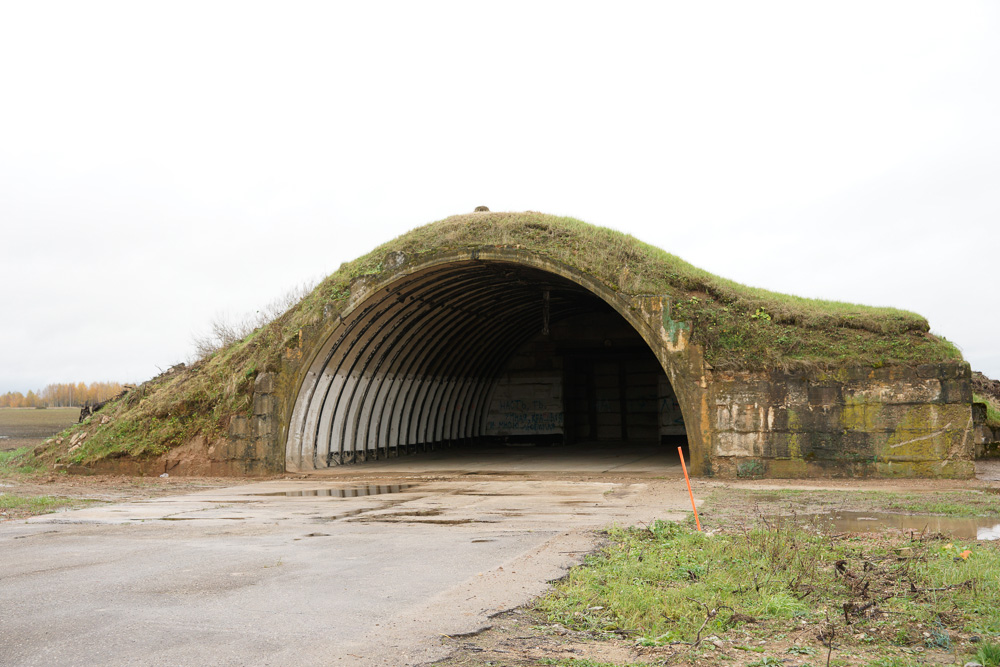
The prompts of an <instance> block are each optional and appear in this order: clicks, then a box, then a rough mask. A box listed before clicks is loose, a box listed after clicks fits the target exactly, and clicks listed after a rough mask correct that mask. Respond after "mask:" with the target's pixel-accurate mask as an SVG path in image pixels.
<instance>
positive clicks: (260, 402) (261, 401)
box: [253, 394, 277, 415]
mask: <svg viewBox="0 0 1000 667" xmlns="http://www.w3.org/2000/svg"><path fill="white" fill-rule="evenodd" d="M276 406H277V402H276V401H275V399H274V396H272V395H271V394H254V395H253V413H254V414H255V415H270V414H273V413H274V410H275V407H276Z"/></svg>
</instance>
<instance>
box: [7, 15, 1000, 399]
mask: <svg viewBox="0 0 1000 667" xmlns="http://www.w3.org/2000/svg"><path fill="white" fill-rule="evenodd" d="M997 8H998V5H997V4H996V3H992V4H991V3H979V2H946V3H945V2H932V3H921V2H913V1H912V0H907V1H906V2H871V1H865V2H829V3H816V2H810V3H803V2H787V3H767V2H753V3H747V2H733V3H725V2H711V3H709V2H698V3H691V2H684V3H681V2H677V3H668V2H649V3H645V2H632V3H610V2H609V3H603V4H593V3H585V2H579V1H577V2H538V1H535V2H512V1H510V0H506V1H504V2H497V3H473V2H454V3H446V2H399V3H393V2H353V3H336V2H317V3H307V2H271V3H253V2H246V1H240V2H205V1H199V2H190V3H185V2H177V1H172V2H162V3H151V2H142V3H137V2H131V1H130V2H120V3H110V2H93V1H90V2H86V3H80V2H64V3H58V2H44V3H42V2H22V3H13V2H10V3H4V4H2V5H0V102H2V103H0V281H2V283H0V322H2V325H0V392H5V391H27V390H28V389H38V388H41V387H43V386H44V385H45V384H48V383H50V382H64V381H74V382H76V381H84V382H92V381H97V380H118V381H141V380H145V379H147V378H149V377H151V376H153V375H155V374H157V373H158V372H159V370H158V369H165V368H167V367H168V366H170V365H171V364H174V363H177V362H179V361H184V360H187V359H189V358H190V357H191V356H192V351H193V345H192V337H193V336H194V335H196V334H199V333H202V332H205V331H206V330H207V329H208V326H209V323H210V321H211V320H212V318H213V317H215V316H217V315H219V314H220V313H231V314H239V313H243V312H247V311H250V312H252V311H254V310H255V309H257V308H260V307H262V306H263V305H264V304H266V303H267V302H269V301H271V300H272V299H274V298H276V297H278V296H280V295H281V294H283V293H285V292H286V291H287V290H288V289H289V288H291V287H294V286H295V285H298V284H301V283H302V282H304V281H310V280H315V279H318V278H321V277H323V276H325V275H327V274H329V273H331V272H332V271H334V270H336V268H337V267H338V266H339V265H340V263H341V262H343V261H347V260H350V259H353V258H354V257H356V256H358V255H361V254H363V253H365V252H367V251H368V250H370V249H372V248H373V247H374V246H376V245H378V244H379V243H382V242H383V241H386V240H388V239H390V238H392V237H394V236H397V235H399V234H401V233H404V232H406V231H407V230H409V229H412V228H413V227H416V226H418V225H421V224H423V223H426V222H430V221H433V220H437V219H440V218H443V217H446V216H448V215H451V214H454V213H465V212H469V211H471V210H472V209H473V208H474V207H475V206H477V205H480V204H485V205H487V206H489V207H490V208H491V209H492V210H494V211H498V210H499V211H502V210H526V209H531V210H537V211H544V212H547V213H554V214H562V215H571V216H574V217H577V218H580V219H582V220H585V221H587V222H591V223H594V224H598V225H604V226H608V227H613V228H616V229H620V230H622V231H626V232H629V233H631V234H633V235H635V236H637V237H639V238H640V239H642V240H644V241H647V242H649V243H652V244H654V245H657V246H660V247H662V248H664V249H666V250H668V251H669V252H672V253H674V254H676V255H679V256H680V257H682V258H684V259H686V260H688V261H689V262H692V263H693V264H695V265H697V266H700V267H702V268H705V269H707V270H710V271H712V272H714V273H717V274H720V275H723V276H726V277H728V278H731V279H734V280H737V281H739V282H742V283H746V284H750V285H755V286H760V287H766V288H768V289H773V290H777V291H781V292H790V293H794V294H799V295H802V296H808V297H821V298H826V299H836V300H841V301H852V302H858V303H865V304H871V305H892V306H897V307H900V308H905V309H909V310H913V311H916V312H919V313H921V314H923V315H925V316H926V317H927V318H928V319H929V320H930V323H931V328H932V330H933V331H935V332H937V333H940V334H942V335H944V336H946V337H947V338H948V339H950V340H951V341H953V342H954V343H956V344H957V345H958V346H959V347H960V348H961V349H962V351H963V353H964V354H965V357H966V359H968V360H969V361H970V362H971V363H972V366H973V368H975V369H980V370H983V371H984V372H986V373H987V374H990V375H992V376H993V377H998V376H1000V352H998V350H997V348H996V346H995V345H994V340H995V337H996V332H997V331H998V330H1000V307H998V306H997V304H996V302H995V300H994V299H993V298H992V297H993V295H994V291H995V289H996V282H997V280H996V274H997V261H998V260H997V257H998V255H1000V248H998V243H997V241H998V240H1000V232H998V222H1000V85H998V84H1000V39H998V38H997V36H998V35H1000V12H998V9H997Z"/></svg>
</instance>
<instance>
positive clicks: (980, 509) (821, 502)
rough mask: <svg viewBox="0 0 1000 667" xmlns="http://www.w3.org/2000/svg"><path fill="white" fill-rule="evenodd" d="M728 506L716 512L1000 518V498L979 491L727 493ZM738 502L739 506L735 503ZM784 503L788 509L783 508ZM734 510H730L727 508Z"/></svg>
mask: <svg viewBox="0 0 1000 667" xmlns="http://www.w3.org/2000/svg"><path fill="white" fill-rule="evenodd" d="M723 495H725V497H726V498H727V499H728V500H727V503H716V502H711V504H712V506H713V510H712V511H714V512H718V513H720V514H722V515H731V516H732V517H735V518H738V519H740V520H742V519H745V517H746V515H747V512H746V509H745V508H747V507H750V508H753V507H755V506H756V505H760V504H765V503H777V504H778V505H779V506H778V507H776V508H774V510H775V511H787V510H791V511H798V512H805V511H809V512H813V511H820V512H821V511H825V510H833V509H836V510H857V511H863V512H875V511H879V512H898V513H904V514H930V515H937V516H949V517H955V518H962V517H970V518H971V517H998V518H1000V494H996V493H987V492H985V491H979V490H975V489H968V490H955V491H932V492H926V493H898V492H891V491H851V490H842V491H804V490H792V489H767V490H759V489H752V490H750V489H746V490H744V489H727V490H726V491H725V493H724V494H723ZM734 498H736V501H735V502H732V500H733V499H734ZM782 503H784V507H782V506H781V504H782ZM727 504H728V506H729V507H731V508H733V509H732V510H728V509H726V505H727Z"/></svg>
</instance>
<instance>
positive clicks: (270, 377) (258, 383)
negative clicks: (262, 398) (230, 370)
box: [253, 373, 274, 394]
mask: <svg viewBox="0 0 1000 667" xmlns="http://www.w3.org/2000/svg"><path fill="white" fill-rule="evenodd" d="M253 392H254V394H273V393H274V373H260V374H259V375H258V376H257V379H256V380H254V383H253Z"/></svg>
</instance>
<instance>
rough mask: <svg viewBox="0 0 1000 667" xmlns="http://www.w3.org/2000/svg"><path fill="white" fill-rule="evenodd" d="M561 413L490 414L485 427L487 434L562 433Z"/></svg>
mask: <svg viewBox="0 0 1000 667" xmlns="http://www.w3.org/2000/svg"><path fill="white" fill-rule="evenodd" d="M562 429H563V415H562V413H561V412H507V413H499V414H496V413H494V414H491V415H490V418H489V420H488V421H487V425H486V432H487V433H496V434H497V435H521V434H536V433H537V434H541V433H562Z"/></svg>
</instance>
